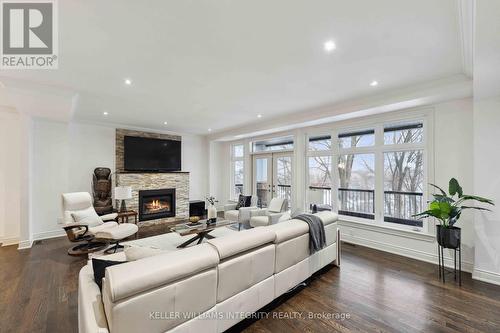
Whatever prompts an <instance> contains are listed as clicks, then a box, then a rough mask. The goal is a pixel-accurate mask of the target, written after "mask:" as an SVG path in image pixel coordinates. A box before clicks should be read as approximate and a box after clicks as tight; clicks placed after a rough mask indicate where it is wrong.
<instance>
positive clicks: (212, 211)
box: [207, 205, 217, 221]
mask: <svg viewBox="0 0 500 333" xmlns="http://www.w3.org/2000/svg"><path fill="white" fill-rule="evenodd" d="M216 218H217V208H215V206H214V205H210V206H208V208H207V219H208V220H209V221H213V220H214V219H216Z"/></svg>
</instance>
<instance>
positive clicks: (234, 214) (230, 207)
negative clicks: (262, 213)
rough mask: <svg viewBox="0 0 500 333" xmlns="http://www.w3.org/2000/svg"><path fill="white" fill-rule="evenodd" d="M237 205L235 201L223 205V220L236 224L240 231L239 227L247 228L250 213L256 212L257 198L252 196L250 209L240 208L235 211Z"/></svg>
mask: <svg viewBox="0 0 500 333" xmlns="http://www.w3.org/2000/svg"><path fill="white" fill-rule="evenodd" d="M237 206H238V203H237V202H236V201H230V202H229V203H227V204H226V205H224V219H225V220H229V221H234V222H238V223H239V226H238V228H239V229H241V225H245V226H246V227H248V226H249V221H250V212H251V211H252V210H256V209H258V208H257V196H255V195H252V198H251V200H250V207H240V208H239V209H236V207H237Z"/></svg>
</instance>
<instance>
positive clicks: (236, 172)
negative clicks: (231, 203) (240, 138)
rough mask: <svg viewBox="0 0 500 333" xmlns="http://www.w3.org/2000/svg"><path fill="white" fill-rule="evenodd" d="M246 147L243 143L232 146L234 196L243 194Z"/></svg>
mask: <svg viewBox="0 0 500 333" xmlns="http://www.w3.org/2000/svg"><path fill="white" fill-rule="evenodd" d="M244 152H245V147H244V145H242V144H237V145H233V146H232V154H231V156H232V174H233V177H232V185H231V186H232V193H231V195H232V197H233V198H235V199H236V198H238V197H239V195H240V194H243V183H244V180H245V161H244Z"/></svg>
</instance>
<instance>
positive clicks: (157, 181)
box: [115, 128, 189, 225]
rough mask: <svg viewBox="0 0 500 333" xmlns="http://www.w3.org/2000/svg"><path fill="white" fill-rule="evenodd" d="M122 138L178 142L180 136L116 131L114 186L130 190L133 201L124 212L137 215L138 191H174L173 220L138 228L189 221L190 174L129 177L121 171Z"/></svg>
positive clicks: (131, 175)
mask: <svg viewBox="0 0 500 333" xmlns="http://www.w3.org/2000/svg"><path fill="white" fill-rule="evenodd" d="M125 136H138V137H143V138H155V139H168V140H177V141H181V139H182V138H181V136H179V135H173V134H162V133H151V132H142V131H134V130H127V129H121V128H117V129H116V148H115V149H116V153H115V154H116V156H115V158H116V159H115V163H116V180H115V181H116V186H131V187H132V199H130V200H127V201H126V204H127V208H129V209H132V210H135V211H136V212H137V213H139V191H140V190H158V189H163V188H175V214H176V216H175V217H168V218H164V219H157V220H149V221H144V222H141V225H149V224H157V223H173V222H179V221H181V220H185V219H187V218H188V217H189V173H188V172H165V173H135V172H134V173H128V172H126V171H125V168H124V147H123V138H124V137H125ZM117 207H119V205H118V206H117Z"/></svg>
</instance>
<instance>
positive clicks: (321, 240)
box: [294, 214, 326, 254]
mask: <svg viewBox="0 0 500 333" xmlns="http://www.w3.org/2000/svg"><path fill="white" fill-rule="evenodd" d="M294 218H295V219H297V220H301V221H304V222H305V223H307V224H308V225H309V253H310V254H313V253H314V252H317V251H319V250H321V249H322V248H324V247H325V245H326V237H325V226H324V225H323V222H322V221H321V219H320V218H319V217H317V216H316V215H313V214H300V215H297V216H296V217H294Z"/></svg>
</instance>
